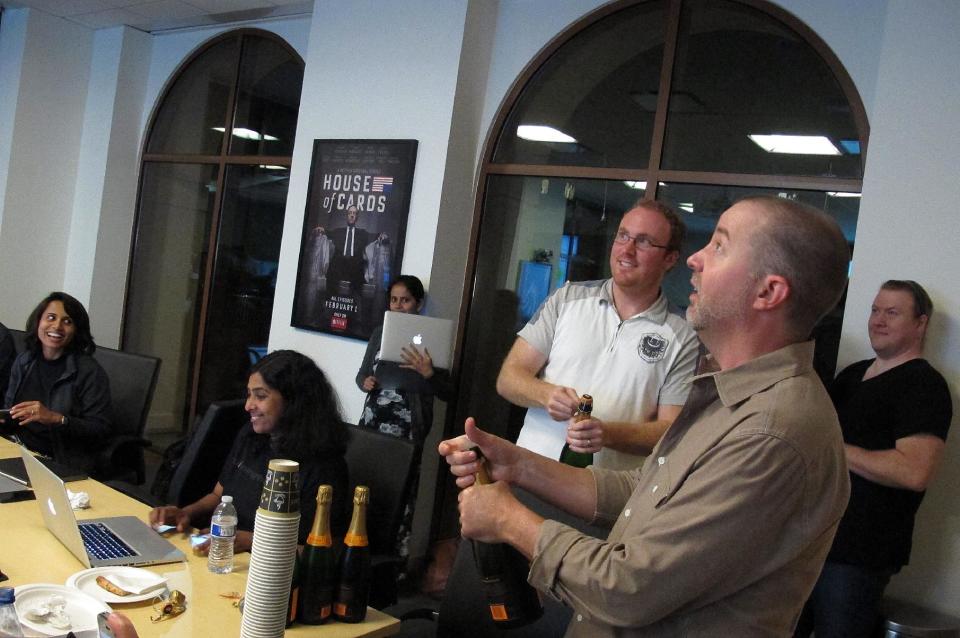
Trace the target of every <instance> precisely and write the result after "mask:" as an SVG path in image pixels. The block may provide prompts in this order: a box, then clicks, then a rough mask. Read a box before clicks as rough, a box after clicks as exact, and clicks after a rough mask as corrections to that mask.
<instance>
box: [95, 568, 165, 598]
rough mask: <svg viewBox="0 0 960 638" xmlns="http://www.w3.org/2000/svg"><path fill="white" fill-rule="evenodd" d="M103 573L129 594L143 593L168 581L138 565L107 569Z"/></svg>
mask: <svg viewBox="0 0 960 638" xmlns="http://www.w3.org/2000/svg"><path fill="white" fill-rule="evenodd" d="M101 575H102V576H103V577H104V578H106V579H107V580H109V581H110V582H111V583H113V584H114V585H116V586H117V587H119V588H120V589H122V590H124V591H125V592H127V593H128V594H137V595H139V594H143V593H145V592H148V591H150V590H152V589H157V588H158V587H160V586H161V585H165V584H166V583H167V579H166V578H164V577H163V576H161V575H159V574H154V573H153V572H148V571H147V570H145V569H137V568H136V567H121V568H120V569H118V570H116V571H105V572H102V573H101Z"/></svg>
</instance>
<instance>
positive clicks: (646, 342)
mask: <svg viewBox="0 0 960 638" xmlns="http://www.w3.org/2000/svg"><path fill="white" fill-rule="evenodd" d="M668 345H670V342H669V341H667V340H666V339H664V338H663V336H662V335H659V334H657V333H656V332H648V333H647V334H645V335H643V336H642V337H640V345H639V346H637V353H638V354H639V355H640V358H641V359H643V360H644V361H646V362H647V363H656V362H657V361H660V359H663V355H665V354H666V353H667V346H668Z"/></svg>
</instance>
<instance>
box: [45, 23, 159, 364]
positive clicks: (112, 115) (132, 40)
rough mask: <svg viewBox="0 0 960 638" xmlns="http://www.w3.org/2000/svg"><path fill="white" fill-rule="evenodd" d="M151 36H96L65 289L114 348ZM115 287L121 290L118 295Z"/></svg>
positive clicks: (121, 32)
mask: <svg viewBox="0 0 960 638" xmlns="http://www.w3.org/2000/svg"><path fill="white" fill-rule="evenodd" d="M150 45H151V42H150V36H149V35H147V34H146V33H143V32H141V31H137V30H135V29H130V28H127V27H117V28H114V29H104V30H102V31H96V32H95V33H94V35H93V57H92V61H91V65H90V68H91V78H90V84H89V89H88V92H87V103H86V110H85V113H84V123H83V137H82V139H81V143H80V161H79V169H78V172H77V190H76V196H75V197H74V205H73V218H72V221H71V231H70V245H69V248H68V252H67V268H66V273H65V276H64V284H63V288H64V290H68V291H70V292H71V293H72V294H74V295H75V296H76V297H77V298H79V299H81V300H82V301H84V302H85V303H86V305H87V310H88V312H89V313H90V322H91V325H92V326H94V327H95V330H96V332H95V334H94V337H95V338H96V339H97V342H98V343H99V344H101V345H104V346H108V347H113V348H116V347H119V344H120V327H121V320H122V317H123V301H124V297H123V294H122V293H123V291H124V290H125V289H126V283H127V270H128V268H127V266H128V263H129V251H125V250H117V247H122V246H128V245H129V243H130V240H131V236H132V232H133V219H134V213H133V211H134V207H135V205H136V195H137V175H138V173H139V170H138V169H139V162H138V160H139V147H140V139H141V133H142V130H141V128H140V126H139V125H138V123H139V121H140V118H141V116H142V114H143V112H144V110H145V102H144V89H145V87H146V77H147V65H148V61H149V59H150ZM118 293H120V294H118Z"/></svg>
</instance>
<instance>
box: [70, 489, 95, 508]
mask: <svg viewBox="0 0 960 638" xmlns="http://www.w3.org/2000/svg"><path fill="white" fill-rule="evenodd" d="M67 498H68V499H70V507H72V508H73V509H75V510H85V509H87V508H88V507H90V495H89V494H87V493H86V492H71V491H70V490H67Z"/></svg>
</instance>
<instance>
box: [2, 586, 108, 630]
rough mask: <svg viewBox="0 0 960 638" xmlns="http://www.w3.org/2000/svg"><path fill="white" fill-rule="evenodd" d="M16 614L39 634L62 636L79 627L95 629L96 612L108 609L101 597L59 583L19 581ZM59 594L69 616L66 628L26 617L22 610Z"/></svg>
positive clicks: (79, 628)
mask: <svg viewBox="0 0 960 638" xmlns="http://www.w3.org/2000/svg"><path fill="white" fill-rule="evenodd" d="M15 592H16V596H17V601H16V603H15V605H16V608H17V615H18V616H20V623H21V624H22V625H23V626H24V627H25V628H27V629H29V630H31V631H33V632H35V633H38V634H41V635H43V636H62V635H64V634H65V633H67V632H68V631H72V632H74V633H78V632H81V631H87V630H90V629H92V630H94V631H96V629H97V614H99V613H100V612H102V611H106V612H110V611H112V610H111V609H110V608H109V607H108V606H107V605H106V604H104V603H103V602H102V601H100V600H97V599H96V598H94V597H92V596H88V595H87V594H84V593H83V592H81V591H79V590H76V589H73V588H72V587H65V586H63V585H48V584H46V583H38V584H35V585H21V586H20V587H17V588H16V590H15ZM54 595H58V596H62V597H63V599H64V600H65V601H66V603H67V606H66V613H67V615H68V616H70V627H69V628H67V629H57V628H56V627H54V626H53V625H49V624H44V623H36V622H33V621H31V620H27V618H26V617H25V614H26V611H27V610H28V609H32V608H34V607H38V606H40V605H42V604H43V603H44V602H45V601H46V600H47V599H49V598H50V596H54Z"/></svg>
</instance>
